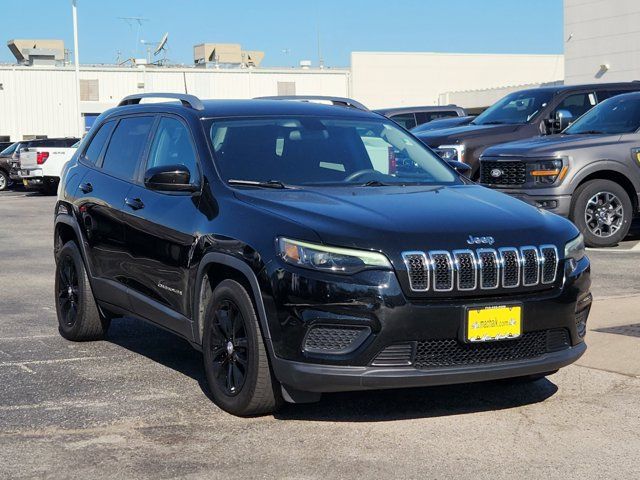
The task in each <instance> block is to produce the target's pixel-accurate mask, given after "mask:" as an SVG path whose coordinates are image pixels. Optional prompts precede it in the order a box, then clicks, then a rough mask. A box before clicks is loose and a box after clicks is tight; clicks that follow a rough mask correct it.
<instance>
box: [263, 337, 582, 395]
mask: <svg viewBox="0 0 640 480" xmlns="http://www.w3.org/2000/svg"><path fill="white" fill-rule="evenodd" d="M586 349H587V346H586V345H585V343H584V342H583V343H579V344H578V345H576V346H574V347H570V348H568V349H566V350H563V351H560V352H554V353H548V354H546V355H544V356H542V357H537V358H534V359H530V360H523V361H517V362H503V363H495V364H490V365H476V366H467V367H452V368H437V369H430V370H422V369H416V368H413V367H372V366H366V367H351V366H335V365H315V364H310V363H302V362H292V361H287V360H282V359H276V360H275V361H274V362H273V369H274V372H275V374H276V377H277V378H278V380H279V381H280V382H281V383H283V384H285V385H290V386H293V387H295V388H296V389H298V390H301V391H305V392H319V393H322V392H341V391H355V390H377V389H385V388H407V387H427V386H437V385H452V384H456V383H473V382H484V381H488V380H499V379H503V378H513V377H521V376H526V375H534V374H538V373H545V372H552V371H554V370H558V369H559V368H562V367H565V366H567V365H570V364H571V363H573V362H575V361H576V360H578V358H580V357H581V356H582V354H583V353H584V352H585V351H586Z"/></svg>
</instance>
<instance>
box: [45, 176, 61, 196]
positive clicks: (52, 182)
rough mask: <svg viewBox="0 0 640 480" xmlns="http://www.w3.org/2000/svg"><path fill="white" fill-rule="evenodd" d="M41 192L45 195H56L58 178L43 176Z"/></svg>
mask: <svg viewBox="0 0 640 480" xmlns="http://www.w3.org/2000/svg"><path fill="white" fill-rule="evenodd" d="M42 193H44V194H45V195H57V193H58V180H57V179H55V178H48V177H47V178H44V179H43V180H42Z"/></svg>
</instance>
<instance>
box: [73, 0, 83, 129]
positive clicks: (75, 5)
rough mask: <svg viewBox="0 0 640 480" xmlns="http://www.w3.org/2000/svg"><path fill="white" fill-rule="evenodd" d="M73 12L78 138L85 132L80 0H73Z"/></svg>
mask: <svg viewBox="0 0 640 480" xmlns="http://www.w3.org/2000/svg"><path fill="white" fill-rule="evenodd" d="M71 11H72V14H73V63H74V66H75V76H76V108H77V112H78V117H77V119H78V138H82V135H83V134H84V122H83V121H82V112H81V111H80V54H79V53H78V0H71Z"/></svg>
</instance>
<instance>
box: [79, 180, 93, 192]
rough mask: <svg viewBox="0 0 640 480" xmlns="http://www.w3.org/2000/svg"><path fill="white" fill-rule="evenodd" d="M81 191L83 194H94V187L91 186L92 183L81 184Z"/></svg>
mask: <svg viewBox="0 0 640 480" xmlns="http://www.w3.org/2000/svg"><path fill="white" fill-rule="evenodd" d="M80 190H82V193H90V192H93V185H91V184H90V183H88V182H87V183H81V184H80Z"/></svg>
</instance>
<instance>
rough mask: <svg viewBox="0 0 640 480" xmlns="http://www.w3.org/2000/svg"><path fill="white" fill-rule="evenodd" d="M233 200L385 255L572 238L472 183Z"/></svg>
mask: <svg viewBox="0 0 640 480" xmlns="http://www.w3.org/2000/svg"><path fill="white" fill-rule="evenodd" d="M236 196H237V197H238V198H239V199H240V200H242V201H244V202H247V203H249V204H251V205H254V206H255V207H259V208H261V209H263V210H267V211H269V212H271V213H272V214H276V215H278V216H281V217H285V218H287V219H289V220H293V221H295V222H296V223H298V224H300V225H303V226H305V227H308V228H311V229H312V230H314V232H315V233H316V234H317V235H318V236H319V237H320V238H321V239H322V241H323V242H324V243H326V244H332V245H338V246H344V247H357V248H366V249H374V250H381V251H385V252H390V253H391V252H396V253H398V252H401V251H405V250H415V249H446V250H454V249H463V248H470V245H469V244H467V239H468V238H469V236H470V235H472V236H474V237H475V236H478V237H483V236H492V237H493V238H494V239H495V243H494V244H493V245H492V246H493V248H497V247H501V246H521V245H539V244H543V243H554V244H556V245H558V247H561V246H562V245H563V242H566V241H567V240H569V239H570V238H573V237H575V236H576V235H577V234H578V232H577V230H576V229H575V227H573V225H572V224H571V223H570V222H568V221H567V220H565V219H563V218H561V217H558V216H556V215H553V214H551V213H548V212H545V211H542V210H538V209H536V208H534V207H531V206H529V205H527V204H525V203H524V202H521V201H520V200H517V199H514V198H512V197H509V196H507V195H504V194H502V193H499V192H496V191H492V190H490V189H487V188H484V187H480V186H476V185H456V186H448V187H415V186H408V187H337V188H300V189H291V190H248V189H247V190H238V191H236ZM281 234H282V235H283V236H286V235H287V232H282V233H281ZM473 247H474V248H479V247H482V245H474V246H473Z"/></svg>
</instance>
